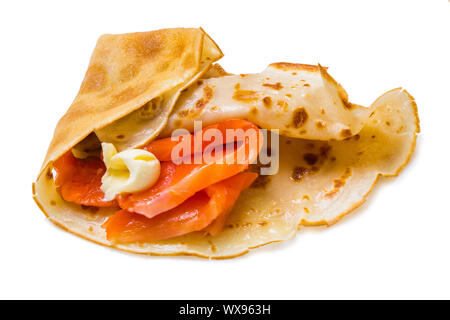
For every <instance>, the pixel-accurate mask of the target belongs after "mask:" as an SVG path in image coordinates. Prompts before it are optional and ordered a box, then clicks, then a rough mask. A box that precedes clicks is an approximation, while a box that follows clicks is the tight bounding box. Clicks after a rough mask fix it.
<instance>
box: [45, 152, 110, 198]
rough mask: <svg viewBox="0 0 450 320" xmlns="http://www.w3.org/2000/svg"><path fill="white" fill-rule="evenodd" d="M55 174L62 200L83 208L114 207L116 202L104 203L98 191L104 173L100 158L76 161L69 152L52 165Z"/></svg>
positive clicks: (101, 194) (100, 191)
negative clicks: (83, 206)
mask: <svg viewBox="0 0 450 320" xmlns="http://www.w3.org/2000/svg"><path fill="white" fill-rule="evenodd" d="M53 169H54V170H55V172H56V178H55V184H56V187H57V188H58V190H59V191H60V193H61V196H62V198H63V199H64V200H66V201H69V202H74V203H77V204H80V205H85V206H95V207H114V206H118V204H117V201H115V200H112V201H104V200H103V198H104V197H105V194H104V193H103V191H102V190H101V189H100V187H101V185H102V176H103V174H104V173H105V171H106V167H105V164H104V163H103V161H102V160H101V159H100V158H97V157H89V158H86V159H77V158H75V157H74V156H73V154H72V152H71V151H68V152H66V153H65V154H64V155H62V156H61V157H59V158H58V159H57V160H56V161H55V162H54V163H53Z"/></svg>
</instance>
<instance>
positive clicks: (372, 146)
mask: <svg viewBox="0 0 450 320" xmlns="http://www.w3.org/2000/svg"><path fill="white" fill-rule="evenodd" d="M371 109H373V110H374V113H373V114H372V115H371V117H370V119H369V121H368V122H367V124H366V125H365V126H364V128H363V129H362V130H361V132H360V133H359V135H356V136H354V137H351V138H349V139H346V140H343V141H334V142H322V141H308V140H301V139H293V138H285V137H280V170H279V172H278V174H276V175H275V176H266V177H260V178H258V179H257V180H256V182H255V183H254V184H253V186H252V187H251V188H250V189H247V190H246V191H244V192H243V193H242V195H241V197H240V198H239V200H238V201H237V203H236V206H235V207H234V209H233V211H232V212H231V214H230V217H229V220H228V221H227V224H226V228H225V230H224V231H223V232H221V233H220V234H219V235H217V236H204V235H203V233H202V232H198V233H192V234H188V235H185V236H182V237H178V238H173V239H169V240H165V241H157V242H152V243H133V244H114V243H111V242H109V241H108V240H107V239H106V234H105V231H104V229H103V228H102V227H101V226H102V224H103V223H104V222H105V221H106V219H107V217H109V216H110V215H112V214H114V212H115V209H99V210H98V211H97V212H96V213H93V212H91V211H90V209H86V208H85V209H83V208H81V207H80V206H78V205H74V204H71V203H67V202H65V201H64V200H62V199H61V197H60V195H59V194H58V192H57V191H56V189H55V186H54V182H53V179H52V172H51V170H47V171H46V174H45V175H43V178H42V179H40V180H39V181H38V182H37V183H36V185H35V190H34V194H39V195H41V196H40V197H39V199H37V198H36V197H35V200H36V201H37V203H38V205H39V206H40V207H41V209H42V210H43V211H44V212H45V213H46V214H47V215H48V217H49V218H50V220H51V221H53V222H54V223H56V224H57V225H59V226H61V227H63V228H65V229H67V230H69V231H71V232H73V233H75V234H77V235H80V236H82V237H84V238H87V239H89V240H92V241H95V242H98V243H100V244H103V245H106V246H113V247H116V248H118V249H121V250H126V251H131V252H136V253H144V254H156V255H179V254H190V255H198V256H201V257H211V258H227V257H233V256H238V255H241V254H244V253H246V252H248V250H249V249H250V248H254V247H258V246H261V245H264V244H267V243H271V242H274V241H281V240H286V239H289V238H291V237H293V236H294V235H295V233H296V231H297V228H298V226H299V225H302V224H303V225H308V224H314V225H316V224H332V223H334V222H336V221H337V220H338V219H339V218H340V217H342V216H343V215H344V214H346V213H348V212H350V211H351V210H352V209H354V208H356V207H357V206H359V205H360V204H362V203H363V202H364V201H365V198H366V196H367V194H368V193H369V192H370V190H371V189H372V188H373V186H374V184H375V182H376V181H377V178H378V177H379V176H380V175H383V176H393V175H396V174H398V172H399V171H400V169H401V168H402V167H403V166H404V165H405V164H406V163H407V162H408V160H409V157H410V155H411V153H412V152H413V150H414V146H415V141H416V135H417V133H418V132H419V120H418V116H417V108H416V105H415V102H414V100H413V98H412V97H411V96H410V95H409V94H408V93H407V92H406V91H404V90H402V89H395V90H392V91H389V92H387V93H386V94H384V95H383V96H381V97H380V98H378V99H377V100H376V101H375V103H374V104H373V105H372V106H371Z"/></svg>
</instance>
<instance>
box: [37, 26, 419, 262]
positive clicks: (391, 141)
mask: <svg viewBox="0 0 450 320" xmlns="http://www.w3.org/2000/svg"><path fill="white" fill-rule="evenodd" d="M221 56H222V55H221V52H220V49H219V48H218V47H217V46H216V45H215V44H214V42H213V41H212V40H211V39H210V38H209V37H208V36H207V35H206V34H205V33H204V32H203V31H202V30H201V29H167V30H161V31H156V32H148V33H138V34H126V35H107V36H102V37H101V38H100V40H99V42H98V44H97V47H96V49H95V51H94V54H93V56H92V59H91V63H90V65H89V69H88V72H87V74H86V77H85V80H84V81H83V84H82V86H81V89H80V92H79V94H78V96H77V98H76V99H75V101H74V104H73V105H72V106H71V107H70V108H69V110H68V112H67V113H66V115H64V117H63V118H62V119H61V120H60V122H59V123H58V126H57V128H56V131H55V137H54V139H53V141H52V143H51V145H50V148H49V151H48V154H47V156H46V159H45V162H44V165H43V169H42V172H41V174H40V175H39V178H38V180H37V182H36V184H34V185H33V193H34V197H35V200H36V202H37V203H38V205H39V206H40V208H41V209H42V211H43V212H44V213H45V214H46V215H47V216H48V218H49V219H50V220H51V221H52V222H54V223H55V224H57V225H58V226H60V227H62V228H64V229H66V230H68V231H70V232H72V233H74V234H76V235H79V236H81V237H83V238H86V239H88V240H91V241H94V242H97V243H99V244H103V245H106V246H111V247H115V248H117V249H121V250H125V251H129V252H135V253H142V254H153V255H181V254H185V255H196V256H200V257H207V258H217V259H220V258H230V257H235V256H239V255H242V254H244V253H246V252H248V251H249V250H250V249H251V248H255V247H258V246H262V245H265V244H268V243H271V242H276V241H282V240H287V239H290V238H292V237H293V236H294V235H295V234H296V232H297V230H298V228H299V227H301V226H309V225H323V224H327V225H330V224H333V223H335V222H336V221H338V220H339V219H340V218H341V217H342V216H343V215H345V214H347V213H348V212H350V211H351V210H353V209H355V208H356V207H358V206H359V205H361V204H362V203H363V202H364V201H365V199H366V197H367V195H368V193H369V192H370V191H371V190H372V188H373V187H374V185H375V183H376V181H377V179H378V178H379V177H380V176H395V175H397V174H398V173H399V171H400V170H401V168H403V166H404V165H405V164H406V163H407V162H408V160H409V158H410V155H411V153H412V152H413V150H414V147H415V141H416V136H417V133H418V132H419V120H418V115H417V107H416V104H415V102H414V99H413V98H412V97H411V96H410V95H409V94H408V93H407V92H406V91H405V90H403V89H394V90H391V91H389V92H387V93H385V94H384V95H382V96H381V97H380V98H378V99H377V100H376V101H375V102H374V103H373V104H372V106H370V107H369V108H364V107H360V106H357V105H353V104H351V103H349V102H348V100H347V94H346V93H345V91H344V90H343V89H342V87H341V86H340V85H339V84H337V83H336V82H335V81H334V80H333V79H332V78H331V77H330V76H329V75H328V74H327V72H326V70H325V69H324V68H322V67H320V66H305V65H294V64H286V63H278V64H273V65H271V66H269V68H268V69H266V71H264V72H263V73H261V74H256V75H244V76H242V75H229V74H227V73H226V72H225V71H224V70H223V69H221V68H220V66H218V65H212V63H213V62H214V61H216V60H217V59H219V58H220V57H221ZM127 68H128V69H127ZM124 70H128V71H130V72H125V71H124ZM293 73H295V74H293ZM267 78H268V79H267ZM199 79H200V80H199ZM197 80H199V81H197ZM300 80H304V81H300ZM278 83H279V84H278ZM305 83H307V84H309V85H310V86H304V84H305ZM264 84H267V85H264ZM295 84H299V85H298V86H297V87H295ZM300 84H301V87H300ZM208 86H209V87H211V88H212V89H213V90H212V92H213V93H212V95H209V100H208V101H206V100H202V101H203V102H204V103H202V104H201V108H198V107H196V106H198V104H197V101H199V100H201V99H205V96H204V93H205V89H204V88H205V87H208ZM281 87H282V88H281ZM185 89H187V90H185ZM207 90H208V89H207ZM249 91H251V92H249ZM308 95H309V97H308ZM233 97H234V98H233ZM236 97H237V98H238V99H236ZM266 97H270V100H271V105H270V108H268V106H267V101H268V99H265V100H266V103H265V102H264V98H266ZM308 99H309V100H308ZM278 100H283V101H284V102H281V103H280V104H278ZM152 101H153V102H152ZM319 101H320V103H319ZM149 102H150V108H152V107H151V106H152V105H153V104H156V105H157V106H156V107H155V109H157V113H156V115H154V116H153V117H150V118H149V117H147V118H146V117H145V116H144V117H142V115H141V113H144V114H145V113H146V112H147V111H148V109H145V110H143V109H142V108H144V107H145V106H146V105H147V107H148V103H149ZM319 104H320V106H321V107H320V108H318V107H317V106H318V105H319ZM214 107H220V108H221V110H220V112H214V111H215V109H216V108H214ZM298 108H303V109H302V110H303V111H305V112H306V114H307V116H306V120H304V119H305V116H304V115H302V116H299V115H298V114H297V113H298V112H299V111H298ZM172 109H173V110H172ZM255 109H256V110H257V111H256V113H255V112H254V111H253V110H255ZM321 109H324V110H325V113H323V112H322V110H321ZM277 113H278V114H279V116H278V118H277V117H276V114H277ZM268 117H272V119H277V120H275V121H271V122H268V121H267V118H268ZM229 118H243V119H249V120H250V121H253V122H255V123H256V124H258V125H259V126H260V127H262V128H267V129H280V132H279V133H280V137H279V150H278V152H279V158H280V161H279V171H278V173H277V174H275V175H273V176H260V177H259V178H258V179H257V180H256V181H255V183H254V184H253V185H252V186H251V187H250V188H249V189H247V190H245V191H244V192H243V193H242V194H241V196H240V198H239V200H238V202H237V203H236V205H235V207H234V208H233V211H232V213H231V214H230V216H229V219H228V220H227V224H226V227H225V229H224V230H223V231H222V232H221V233H220V234H218V235H217V236H205V235H204V234H203V233H202V232H195V233H191V234H187V235H185V236H181V237H177V238H172V239H168V240H162V241H155V242H146V243H144V242H143V243H130V244H122V243H115V242H110V241H108V240H107V239H106V233H105V230H104V229H103V228H102V224H103V223H104V222H105V221H106V219H107V218H108V217H109V216H111V215H113V214H114V213H115V212H116V211H117V209H114V208H101V209H98V208H89V207H82V206H79V205H76V204H73V203H69V202H66V201H64V200H63V199H62V198H61V196H60V194H59V193H58V191H57V190H56V187H55V184H54V179H53V172H52V167H51V162H52V161H53V160H55V159H57V158H58V157H59V156H60V155H61V154H63V153H64V152H66V151H67V150H70V148H72V147H73V146H74V145H75V144H76V143H78V142H79V141H81V140H82V139H83V138H85V137H86V136H88V135H89V134H90V133H92V132H95V133H96V134H97V136H98V137H99V139H100V140H101V141H112V142H113V143H114V144H118V145H119V146H122V148H128V147H134V146H139V145H142V144H144V143H146V142H147V141H149V140H151V139H154V138H155V137H156V136H158V134H160V132H161V131H162V130H163V131H162V133H161V136H164V135H168V134H169V133H170V130H173V129H174V128H176V127H180V126H181V127H186V128H190V126H191V123H192V121H193V120H204V121H205V123H204V125H206V124H209V123H214V122H218V121H221V120H225V119H229ZM119 119H120V120H119ZM293 119H294V120H293ZM299 119H300V120H302V119H303V120H304V121H303V120H302V121H300V122H302V123H301V124H302V125H301V126H298V124H299V122H298V120H299ZM116 120H118V121H116ZM296 120H297V122H296ZM322 122H324V123H325V126H324V127H322V126H321V125H317V123H322ZM295 124H297V126H296V125H295ZM305 130H306V132H305ZM343 130H344V131H343ZM118 135H119V136H122V135H124V136H125V137H119V139H117V136H118ZM275 152H276V150H275Z"/></svg>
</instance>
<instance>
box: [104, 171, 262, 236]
mask: <svg viewBox="0 0 450 320" xmlns="http://www.w3.org/2000/svg"><path fill="white" fill-rule="evenodd" d="M257 176H258V174H257V173H254V172H244V173H240V174H237V175H235V176H233V177H231V178H228V179H226V180H223V181H220V182H217V183H215V184H212V185H210V186H208V187H206V188H205V189H204V190H201V191H199V192H197V193H196V194H195V195H193V196H192V197H191V198H189V199H188V200H186V201H185V202H183V203H182V204H181V205H179V206H177V207H175V208H173V209H171V210H169V211H167V212H164V213H162V214H160V215H158V216H156V217H154V218H151V219H149V218H146V217H145V216H143V215H140V214H136V213H133V212H129V211H127V210H120V211H118V212H117V213H116V214H114V215H113V216H111V217H110V218H108V220H107V221H106V222H105V223H104V225H103V227H104V228H105V230H106V234H107V239H108V240H110V241H117V242H145V241H156V240H163V239H168V238H173V237H177V236H181V235H184V234H187V233H191V232H194V231H200V230H203V229H204V228H205V227H207V226H208V225H210V224H211V222H213V221H214V220H215V219H217V218H218V217H219V218H220V217H221V215H223V214H224V213H229V212H230V211H231V209H232V208H233V206H234V204H235V202H236V200H237V199H238V197H239V194H240V193H241V192H242V190H244V189H246V188H247V187H249V186H250V185H251V184H252V182H253V181H254V180H255V179H256V177H257ZM225 218H226V217H225Z"/></svg>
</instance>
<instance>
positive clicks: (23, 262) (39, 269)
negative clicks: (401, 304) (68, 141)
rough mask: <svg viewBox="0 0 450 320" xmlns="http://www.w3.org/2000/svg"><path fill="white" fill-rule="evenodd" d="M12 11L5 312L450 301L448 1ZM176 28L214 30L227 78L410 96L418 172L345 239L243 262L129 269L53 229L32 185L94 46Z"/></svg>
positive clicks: (316, 231) (4, 175) (154, 261)
mask: <svg viewBox="0 0 450 320" xmlns="http://www.w3.org/2000/svg"><path fill="white" fill-rule="evenodd" d="M0 6H1V7H0V33H1V38H0V41H1V42H0V43H1V47H0V48H1V50H0V88H1V91H0V92H1V94H0V103H1V113H0V114H1V126H0V130H1V138H2V139H1V145H0V147H1V157H0V161H1V163H0V164H1V165H0V168H1V171H0V189H1V190H0V195H1V207H2V208H1V210H0V212H1V222H0V225H1V230H0V298H153V299H154V298H157V299H170V298H178V299H186V298H191V299H197V298H207V299H212V298H223V299H230V298H235V299H239V298H249V299H250V298H251V299H262V298H267V299H278V298H280V299H281V298H283V299H284V298H289V299H291V298H450V250H449V245H450V208H449V207H450V188H449V181H450V174H449V161H450V152H449V132H450V123H449V119H450V103H449V98H448V94H449V85H450V81H449V77H450V75H449V71H450V70H449V57H450V50H449V38H450V37H449V32H450V11H449V9H450V4H449V3H448V2H447V1H445V0H441V1H438V0H435V1H425V0H424V1H411V0H408V1H379V0H378V1H352V2H350V1H342V0H341V1H282V0H276V1H274V0H271V1H262V0H259V1H244V0H239V1H230V0H227V1H194V0H192V1H169V0H165V1H141V2H139V1H130V0H128V1H120V2H119V1H86V2H83V1H72V2H69V1H53V2H50V1H28V2H25V1H14V2H13V1H8V2H6V1H3V2H2V4H1V5H0ZM177 26H190V27H197V26H202V27H203V28H204V29H205V30H206V31H207V32H208V33H209V34H210V35H211V36H212V37H213V38H214V39H215V40H216V41H217V42H218V44H219V45H220V47H221V48H222V49H223V51H224V53H225V57H224V58H223V59H222V61H221V64H222V65H223V66H224V67H225V69H226V70H228V71H229V72H233V73H249V72H259V71H262V70H263V69H264V68H265V67H266V65H267V64H269V63H271V62H276V61H288V62H299V63H309V64H315V63H317V62H320V63H321V64H322V65H325V66H328V67H329V72H330V74H331V75H333V76H334V77H335V78H336V79H337V80H338V81H339V82H341V83H342V84H343V86H344V87H345V88H346V90H347V92H348V93H349V96H350V100H351V101H352V102H354V103H358V104H363V105H369V104H370V103H371V102H372V101H373V100H375V98H377V97H378V96H379V95H381V94H382V93H384V92H385V91H387V90H389V89H391V88H395V87H398V86H403V87H405V88H406V89H407V90H408V91H409V92H410V93H411V94H412V95H413V96H414V97H415V98H416V100H417V104H418V106H419V113H420V119H421V126H422V133H421V134H420V136H419V139H418V145H417V149H416V152H415V155H414V157H413V158H412V160H411V162H410V164H409V165H408V166H407V168H406V169H405V170H404V171H403V172H402V173H401V175H400V177H398V178H396V179H382V181H381V183H379V185H377V187H376V188H375V190H374V192H373V193H372V194H371V195H370V197H369V201H367V203H366V204H364V205H363V206H362V208H360V209H358V210H356V212H354V213H352V214H350V215H349V216H347V217H346V218H345V219H343V221H341V222H340V223H338V224H337V225H335V226H333V227H331V228H308V229H303V230H302V231H300V232H299V233H298V234H297V237H296V238H295V239H293V240H291V241H287V242H284V243H281V244H273V245H269V246H266V247H264V248H260V249H256V250H254V251H252V252H251V253H250V254H248V255H245V256H243V257H240V258H236V259H231V260H225V261H208V260H204V259H199V258H192V257H146V256H138V255H132V254H126V253H121V252H118V251H115V250H111V249H108V248H104V247H101V246H98V245H95V244H93V243H90V242H88V241H85V240H82V239H80V238H78V237H75V236H73V235H70V234H68V233H66V232H64V231H62V230H60V229H58V228H57V227H55V226H53V225H52V224H51V223H50V222H48V221H46V219H45V217H44V215H43V214H42V213H41V212H40V210H39V209H38V207H37V206H36V205H35V204H34V202H33V200H32V198H31V183H32V181H33V180H34V179H35V178H36V175H37V173H38V171H39V168H40V166H41V162H42V160H43V158H44V154H45V151H46V149H47V146H48V143H49V142H50V139H51V136H52V133H53V129H54V127H55V125H56V122H57V120H58V119H59V118H60V117H61V116H62V115H63V114H64V112H65V110H66V109H67V107H68V106H69V105H70V104H71V101H72V99H73V98H74V96H75V95H76V93H77V91H78V87H79V85H80V83H81V80H82V78H83V76H84V73H85V71H86V68H87V64H88V61H89V57H90V55H91V52H92V50H93V49H94V45H95V42H96V40H97V38H98V37H99V36H100V35H101V34H103V33H124V32H134V31H149V30H154V29H160V28H164V27H177Z"/></svg>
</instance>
